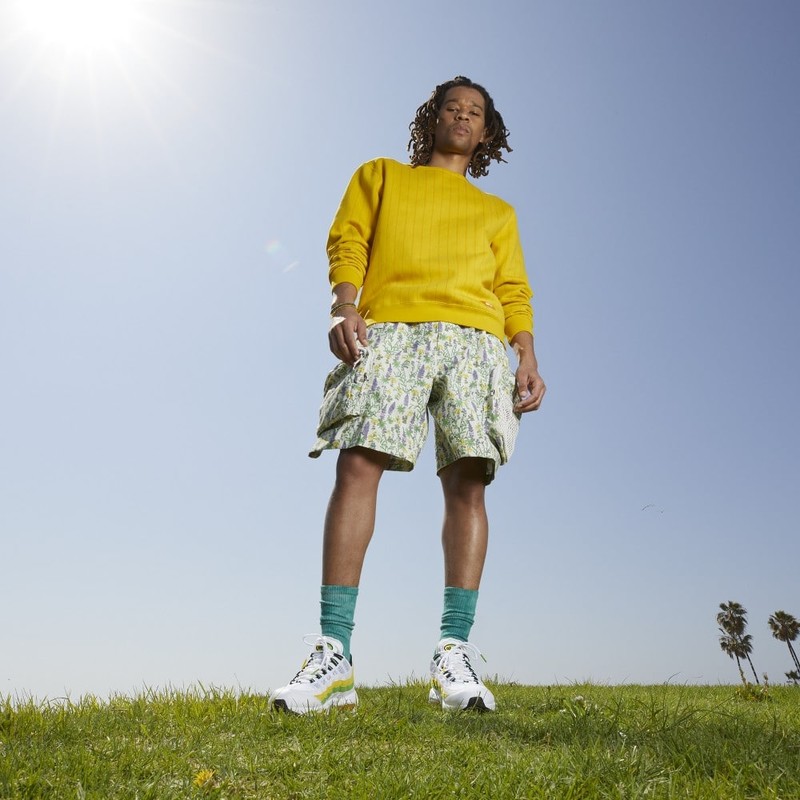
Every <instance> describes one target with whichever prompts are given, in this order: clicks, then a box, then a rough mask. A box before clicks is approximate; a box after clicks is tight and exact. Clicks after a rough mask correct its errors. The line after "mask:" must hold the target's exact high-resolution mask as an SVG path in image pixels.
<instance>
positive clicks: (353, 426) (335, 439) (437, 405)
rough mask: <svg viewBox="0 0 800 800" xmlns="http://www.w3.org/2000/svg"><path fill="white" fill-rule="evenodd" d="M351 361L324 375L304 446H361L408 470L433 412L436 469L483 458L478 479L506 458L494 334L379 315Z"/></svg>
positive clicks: (501, 363)
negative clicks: (312, 434)
mask: <svg viewBox="0 0 800 800" xmlns="http://www.w3.org/2000/svg"><path fill="white" fill-rule="evenodd" d="M367 339H368V342H367V347H366V348H365V349H364V350H363V353H362V356H361V358H360V359H359V360H358V361H357V362H356V364H355V365H354V366H353V367H350V366H349V365H347V364H344V363H340V364H338V365H337V366H336V367H334V369H333V370H332V371H331V373H330V374H329V375H328V377H327V379H326V381H325V390H324V398H323V401H322V408H321V409H320V419H319V427H318V428H317V440H316V442H315V443H314V446H313V448H312V450H311V452H310V453H309V455H310V456H311V457H312V458H316V457H317V456H319V454H320V453H321V452H322V451H323V450H330V449H346V448H349V447H366V448H369V449H370V450H377V451H379V452H382V453H388V454H389V456H390V459H389V463H388V465H387V468H388V469H393V470H400V471H405V472H408V471H409V470H411V469H413V468H414V464H415V462H416V460H417V457H418V456H419V453H420V451H421V450H422V446H423V444H424V443H425V439H426V437H427V433H428V415H430V416H431V417H432V418H433V423H434V430H435V443H436V469H437V471H440V470H442V469H443V468H444V467H446V466H448V464H452V463H453V462H454V461H457V460H458V459H459V458H466V457H470V458H484V459H486V483H490V482H491V480H492V479H493V478H494V474H495V471H496V468H497V467H499V466H500V465H501V464H505V463H506V462H507V461H508V459H509V458H510V457H511V453H512V451H513V449H514V441H515V439H516V436H517V432H518V430H519V414H516V413H515V412H514V410H513V405H514V391H515V380H514V375H513V374H512V372H511V370H510V368H509V363H508V356H507V354H506V350H505V346H504V345H503V343H502V342H501V341H500V340H499V339H498V338H497V337H495V336H493V335H492V334H490V333H487V332H486V331H481V330H477V329H475V328H464V327H461V326H459V325H454V324H452V323H449V322H418V323H403V322H379V323H375V324H373V325H370V327H369V328H368V329H367Z"/></svg>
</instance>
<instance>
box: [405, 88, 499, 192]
mask: <svg viewBox="0 0 800 800" xmlns="http://www.w3.org/2000/svg"><path fill="white" fill-rule="evenodd" d="M455 86H467V87H469V88H470V89H477V91H479V92H480V93H481V94H482V95H483V100H484V103H485V105H486V109H485V120H484V124H485V128H486V138H485V141H483V142H482V143H481V144H479V145H478V146H477V148H476V149H475V152H474V153H473V154H472V159H471V160H470V162H469V174H470V175H472V177H473V178H480V177H481V176H482V175H488V174H489V163H490V162H491V161H503V162H505V159H504V158H503V156H502V155H501V152H500V151H501V150H505V151H506V152H507V153H510V152H511V148H510V147H509V145H508V136H509V131H508V128H506V126H505V124H504V123H503V118H502V116H500V112H499V111H498V110H497V109H496V108H495V107H494V101H493V100H492V98H491V96H490V95H489V92H487V91H486V89H484V88H483V86H481V85H480V84H477V83H473V82H472V81H471V80H470V79H469V78H465V77H464V76H463V75H458V76H456V77H455V78H453V80H451V81H447V82H446V83H442V84H439V86H437V87H436V88H435V89H434V90H433V92H432V94H431V96H430V98H429V99H428V100H427V101H426V102H425V103H423V104H422V105H421V106H420V107H419V108H418V109H417V114H416V116H415V117H414V121H413V122H412V123H411V124H410V125H409V126H408V129H409V130H410V131H411V139H410V140H409V142H408V151H409V153H411V163H412V165H413V166H415V167H419V166H424V165H425V164H429V163H430V161H431V156H432V155H433V141H434V131H435V130H436V123H437V122H438V119H439V110H440V109H441V107H442V103H443V102H444V97H445V95H446V94H447V92H448V91H449V90H450V89H452V88H454V87H455Z"/></svg>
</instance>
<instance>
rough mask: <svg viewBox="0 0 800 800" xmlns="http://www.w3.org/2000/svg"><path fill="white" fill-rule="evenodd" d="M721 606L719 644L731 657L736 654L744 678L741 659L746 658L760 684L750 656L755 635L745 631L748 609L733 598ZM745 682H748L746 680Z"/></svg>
mask: <svg viewBox="0 0 800 800" xmlns="http://www.w3.org/2000/svg"><path fill="white" fill-rule="evenodd" d="M719 607H720V611H719V613H718V614H717V624H718V625H719V628H720V631H721V632H722V634H723V635H722V636H720V640H719V646H720V647H721V648H722V650H723V651H724V652H725V653H727V654H728V655H729V656H731V658H733V657H734V655H735V657H736V663H737V665H738V666H739V674H740V675H741V676H742V680H744V673H743V672H742V667H741V664H740V663H739V659H742V658H746V659H747V663H748V664H749V665H750V669H751V670H752V671H753V678H755V681H756V683H758V684H760V683H761V681H760V680H759V679H758V675H757V673H756V668H755V667H754V666H753V661H752V659H751V658H750V653H752V652H753V637H752V636H750V634H749V633H745V629H746V628H747V609H746V608H744V606H742V605H741V603H736V602H734V601H733V600H730V601H729V602H727V603H720V604H719ZM732 653H733V655H731V654H732ZM745 683H747V681H746V680H745Z"/></svg>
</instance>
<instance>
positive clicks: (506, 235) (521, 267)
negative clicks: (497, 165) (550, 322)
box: [492, 209, 533, 341]
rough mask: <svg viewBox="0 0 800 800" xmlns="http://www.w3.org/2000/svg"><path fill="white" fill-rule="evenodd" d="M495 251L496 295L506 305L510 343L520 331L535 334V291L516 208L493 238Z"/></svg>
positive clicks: (506, 325)
mask: <svg viewBox="0 0 800 800" xmlns="http://www.w3.org/2000/svg"><path fill="white" fill-rule="evenodd" d="M492 250H493V251H494V255H495V259H496V260H497V271H496V273H495V282H494V293H495V295H496V296H497V299H498V300H499V301H500V304H501V305H502V306H503V313H504V315H505V334H506V336H507V337H508V339H509V341H510V340H511V339H512V338H513V337H514V336H516V334H518V333H519V332H520V331H528V332H529V333H533V308H532V307H531V297H533V292H532V291H531V288H530V285H529V283H528V277H527V274H526V273H525V261H524V259H523V255H522V245H521V244H520V241H519V229H518V228H517V215H516V213H515V212H514V210H513V209H511V213H510V215H509V217H508V220H507V221H506V222H505V224H504V225H503V227H502V228H500V230H499V231H498V233H497V235H496V236H495V238H494V239H493V241H492Z"/></svg>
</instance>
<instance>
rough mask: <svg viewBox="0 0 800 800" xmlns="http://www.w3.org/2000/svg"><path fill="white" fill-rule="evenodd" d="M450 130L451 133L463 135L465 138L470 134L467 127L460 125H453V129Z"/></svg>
mask: <svg viewBox="0 0 800 800" xmlns="http://www.w3.org/2000/svg"><path fill="white" fill-rule="evenodd" d="M450 130H452V131H453V133H463V134H465V135H467V136H469V134H470V129H469V126H467V125H464V124H461V123H460V124H458V125H453V127H452V128H451V129H450Z"/></svg>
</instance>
